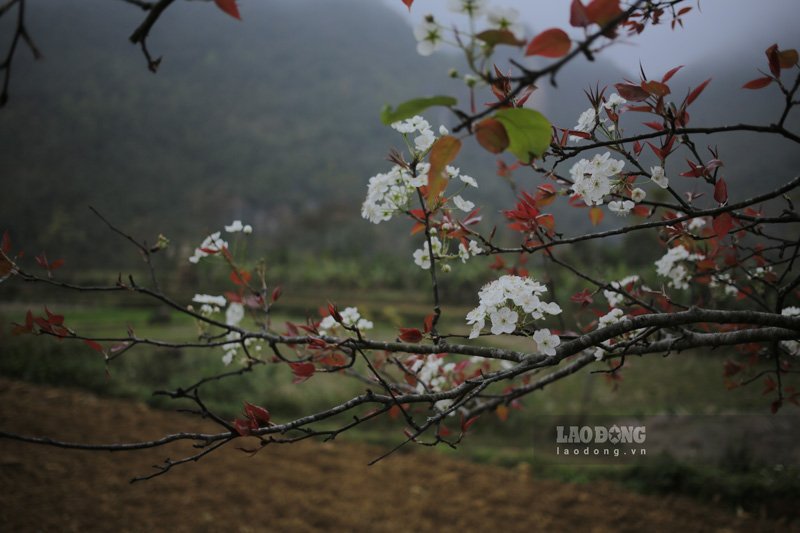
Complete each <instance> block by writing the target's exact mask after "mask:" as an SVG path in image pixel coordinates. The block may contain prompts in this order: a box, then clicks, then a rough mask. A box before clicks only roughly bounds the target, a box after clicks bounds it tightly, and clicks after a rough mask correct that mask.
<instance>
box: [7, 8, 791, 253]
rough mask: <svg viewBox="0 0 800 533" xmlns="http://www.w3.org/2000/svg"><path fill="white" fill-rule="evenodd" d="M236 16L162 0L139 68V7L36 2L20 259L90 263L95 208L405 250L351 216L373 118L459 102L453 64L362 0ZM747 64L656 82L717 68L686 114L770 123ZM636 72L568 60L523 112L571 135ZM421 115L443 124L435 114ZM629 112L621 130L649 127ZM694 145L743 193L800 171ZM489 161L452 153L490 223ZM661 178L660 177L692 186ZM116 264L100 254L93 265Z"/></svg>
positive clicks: (186, 230) (13, 137)
mask: <svg viewBox="0 0 800 533" xmlns="http://www.w3.org/2000/svg"><path fill="white" fill-rule="evenodd" d="M242 15H243V21H242V22H238V21H235V20H233V19H231V18H230V17H227V16H225V15H223V14H222V13H221V12H219V11H218V10H217V9H216V8H215V7H214V5H213V4H212V3H207V2H178V3H176V4H175V5H174V6H173V8H171V9H170V10H168V11H167V12H166V14H165V16H164V17H163V19H162V20H160V21H159V22H158V24H157V25H156V26H155V28H154V30H153V32H152V35H151V37H150V39H149V41H148V44H149V48H150V50H151V52H152V53H153V54H154V55H157V56H158V55H163V62H162V65H161V68H160V70H159V72H158V73H157V74H156V75H153V74H151V73H150V72H148V71H147V68H146V65H145V61H144V58H143V57H142V55H141V53H140V51H139V49H138V48H137V47H135V46H133V45H131V44H130V43H129V42H128V41H127V36H128V35H129V34H130V32H131V31H132V30H133V29H134V28H135V27H136V26H137V25H138V24H139V23H140V22H141V20H142V19H143V13H142V12H141V11H140V10H138V9H135V8H132V6H130V5H127V4H125V3H123V2H106V1H102V0H85V1H82V2H80V3H64V2H59V1H56V0H51V1H42V2H36V3H33V4H31V5H30V6H29V10H28V18H29V22H28V26H29V30H30V32H31V34H32V35H33V37H34V38H35V39H36V41H37V44H38V45H39V47H40V48H41V49H42V51H43V52H44V54H45V58H46V59H45V60H44V61H40V62H33V61H32V60H31V59H30V58H29V57H28V54H27V51H25V50H22V51H21V53H20V54H19V55H18V56H17V59H16V60H15V64H14V77H13V79H12V88H11V89H12V92H11V100H10V102H9V105H8V106H7V108H6V109H3V110H2V111H0V123H2V127H0V161H1V162H2V163H1V165H2V166H1V167H0V185H2V190H3V194H2V204H3V205H2V210H0V228H8V229H10V230H12V233H13V235H14V237H15V240H16V241H17V242H20V243H24V244H25V247H26V249H28V250H30V251H38V250H40V249H47V250H48V251H51V253H52V255H54V256H55V255H58V256H66V257H67V258H68V260H70V261H72V262H78V263H81V262H84V263H90V262H91V263H93V262H95V260H90V259H88V258H89V257H95V256H96V255H97V253H98V249H100V250H101V253H107V252H105V251H104V250H108V249H109V244H108V243H110V242H116V241H114V239H115V237H114V236H113V235H111V234H110V233H109V232H108V230H107V229H106V228H105V227H104V226H103V225H102V224H101V223H99V221H98V220H97V219H96V218H95V217H94V216H93V215H92V214H91V213H90V212H89V210H88V209H87V206H88V205H93V206H95V207H96V208H98V209H99V210H100V211H101V212H103V213H105V214H106V215H108V216H109V217H110V218H112V219H113V220H115V221H118V222H120V223H121V224H122V225H124V227H125V229H126V230H128V231H130V232H131V233H133V234H134V235H137V236H142V237H147V238H149V239H151V240H153V239H154V238H155V236H156V235H157V234H158V233H160V232H163V233H166V234H167V235H168V236H169V237H170V238H171V239H172V242H173V244H174V245H175V246H174V247H173V249H174V250H175V251H176V253H178V254H181V255H185V256H188V255H189V254H190V248H191V247H194V246H195V245H196V244H197V243H198V242H199V239H201V238H202V236H203V235H205V234H206V233H208V232H210V231H213V230H215V229H218V228H220V227H221V226H222V225H223V224H224V223H229V222H230V221H231V220H233V219H234V218H241V219H243V220H245V221H246V222H249V223H251V224H253V225H254V227H255V228H256V229H257V232H256V235H255V237H257V240H258V243H259V246H261V247H264V248H265V249H268V250H270V251H271V252H275V251H280V250H286V249H292V250H305V251H310V252H313V253H318V252H319V253H341V252H350V253H356V254H359V255H368V254H374V253H383V252H397V253H401V254H403V256H404V257H407V254H408V249H409V246H411V243H409V242H408V239H407V238H406V236H407V232H408V229H409V227H408V224H406V223H403V222H399V221H392V222H390V223H388V224H382V225H380V226H373V225H372V224H369V223H368V222H366V221H364V220H362V219H361V217H360V215H359V209H360V204H361V201H362V199H363V197H364V194H365V190H366V182H367V180H368V178H369V176H371V175H373V174H375V173H377V172H380V171H384V170H386V169H387V168H388V167H389V163H388V162H386V161H385V156H386V154H387V152H388V150H389V148H391V147H393V146H395V147H398V148H399V147H400V146H399V144H400V139H399V137H398V136H397V134H396V133H395V132H393V131H391V130H390V129H389V128H386V127H385V126H383V125H381V124H380V122H379V120H378V111H379V109H380V107H381V106H382V105H383V104H386V103H391V104H396V103H398V102H402V101H404V100H406V99H409V98H412V97H416V96H422V95H428V94H437V93H449V94H454V95H457V96H459V98H461V99H462V100H464V99H465V98H466V97H467V94H466V90H465V89H464V87H463V84H462V83H461V82H459V81H457V80H450V79H448V78H447V76H446V72H447V70H448V68H449V67H450V66H453V65H455V66H458V65H459V64H460V63H459V59H458V58H456V57H454V56H451V55H448V54H436V55H434V56H432V57H427V58H422V57H420V56H418V55H417V54H416V52H415V42H414V38H413V36H412V33H411V31H410V28H409V27H408V25H407V23H406V21H405V19H404V18H403V17H402V16H400V15H398V14H396V13H395V12H393V11H391V10H389V9H387V8H386V7H385V6H383V5H381V4H380V3H378V2H374V1H371V0H341V1H337V2H325V1H323V0H303V1H293V2H286V1H280V0H273V1H263V2H250V3H244V4H243V5H242ZM3 23H4V24H6V26H0V31H3V32H4V33H5V29H6V28H7V27H8V20H4V21H3ZM756 67H763V65H761V64H753V65H748V66H747V68H746V69H745V68H744V67H743V66H742V65H741V64H738V63H736V62H731V63H724V62H720V61H719V60H717V59H714V58H708V59H704V61H703V63H702V64H699V65H694V66H687V67H686V68H685V69H684V70H683V71H681V72H680V73H678V74H677V75H676V76H675V78H673V81H672V82H671V85H672V86H673V89H674V90H675V92H676V94H681V93H680V92H679V91H683V90H688V87H689V86H690V85H691V86H694V85H696V84H697V83H699V82H701V81H702V80H703V79H705V78H707V77H709V76H713V78H714V80H713V82H712V83H711V85H709V87H708V89H707V90H706V92H705V93H704V94H703V96H701V98H700V99H699V100H698V101H697V103H696V104H695V105H694V106H693V107H694V108H695V109H693V110H692V117H693V118H692V124H693V125H701V124H706V123H710V124H715V125H716V124H720V123H725V124H727V123H730V120H731V118H730V117H731V115H732V111H735V113H733V114H734V115H737V116H740V117H741V118H736V119H733V120H734V121H735V122H739V121H751V120H752V121H759V122H769V121H771V120H774V119H767V120H762V119H763V118H764V117H773V116H775V110H776V109H777V108H778V107H779V105H780V102H779V101H778V100H777V99H776V96H775V94H774V91H773V92H772V93H769V92H768V91H771V90H772V89H765V90H764V91H759V92H758V94H756V93H753V92H752V91H741V90H739V87H740V86H741V84H742V83H743V82H744V81H747V80H748V79H750V78H752V77H756V76H757V74H756V73H755V68H756ZM652 74H653V75H654V77H655V74H659V75H660V74H661V73H652ZM751 74H752V75H751ZM637 76H638V73H636V72H625V71H622V70H621V69H619V68H618V67H616V66H615V65H614V64H613V63H610V62H608V61H605V60H603V59H602V56H600V57H599V58H598V59H597V60H596V61H594V62H589V61H586V60H583V59H582V60H580V61H576V62H575V63H574V64H570V65H569V66H568V67H567V68H566V69H564V71H562V72H561V73H559V76H558V78H557V80H556V81H557V82H558V87H557V88H554V87H551V86H549V85H548V83H547V82H546V81H543V82H542V83H540V88H539V90H537V92H536V94H535V96H534V97H533V99H532V105H534V106H535V107H537V108H539V109H541V110H542V111H543V112H544V113H545V114H546V115H547V116H548V118H550V120H551V122H552V123H553V124H555V125H558V126H561V127H571V126H573V125H574V124H575V122H576V120H577V117H578V115H579V114H580V112H581V111H583V110H584V109H586V108H587V107H588V102H587V100H586V97H585V96H584V94H583V91H584V89H586V88H587V87H589V86H592V87H594V86H595V85H596V84H598V85H599V87H601V88H602V87H603V86H608V87H609V88H610V89H609V92H610V91H613V87H612V85H613V83H616V82H619V81H622V80H623V79H624V78H629V79H637ZM484 95H485V93H484V92H482V93H481V97H482V98H483V97H485V96H484ZM480 104H482V102H480V101H479V102H478V105H480ZM631 115H634V114H631ZM426 116H427V117H428V118H429V119H430V120H431V121H432V122H444V123H452V120H453V119H452V115H450V114H449V113H448V112H447V111H445V110H431V111H430V112H429V113H426ZM625 120H626V121H627V122H626V127H629V128H630V130H629V131H636V128H637V127H638V126H637V124H638V122H641V121H643V120H647V119H646V118H645V117H644V116H643V115H638V114H636V115H635V116H627V117H625ZM708 141H709V143H712V142H713V143H719V144H720V147H721V149H722V154H721V155H722V157H723V159H725V161H726V165H727V166H726V171H725V172H726V173H725V176H726V179H728V181H729V183H731V185H732V187H731V190H732V191H735V186H736V185H738V184H741V185H742V187H743V188H742V190H741V191H739V192H736V193H735V194H737V195H739V194H740V192H741V196H743V195H744V192H748V193H749V192H751V191H755V190H763V189H764V188H765V187H767V186H770V185H772V184H775V183H781V182H783V181H785V180H786V177H787V176H788V175H790V174H791V173H792V172H796V169H797V168H798V164H799V163H800V160H799V159H798V157H799V154H798V151H797V150H796V149H794V150H792V149H787V145H786V143H784V142H782V141H781V140H780V139H774V138H764V137H763V136H753V135H736V136H725V137H724V138H721V137H720V138H711V139H708ZM471 142H472V141H468V144H467V146H468V147H470V148H471V147H472V145H471V144H470V143H471ZM504 158H505V160H506V161H507V162H509V163H511V162H512V161H511V159H510V157H509V156H507V155H506V156H504ZM495 160H496V158H495V157H493V156H491V155H490V154H487V153H486V152H483V151H481V150H465V151H464V153H463V154H462V156H461V157H460V158H459V160H458V164H459V166H460V167H461V168H462V170H463V171H464V172H465V173H468V174H470V175H473V176H475V177H477V178H479V180H480V189H479V191H478V192H477V193H472V194H471V196H470V198H471V199H473V200H475V201H476V202H480V203H486V204H487V205H488V207H487V209H486V210H485V215H486V217H487V221H488V223H489V224H493V223H502V222H501V220H500V217H499V209H500V208H501V207H503V206H507V205H508V204H509V203H510V200H511V199H512V198H513V194H512V193H511V191H510V189H509V188H508V187H507V185H506V184H505V183H504V181H503V180H502V179H500V178H499V177H497V176H495ZM646 162H647V161H646ZM567 164H568V163H567ZM653 164H655V163H654V162H653ZM676 164H677V161H676ZM565 165H566V164H565ZM566 169H568V166H564V167H562V171H566ZM679 171H680V169H679V168H677V166H676V168H674V172H675V173H677V172H679ZM672 175H673V176H675V179H674V180H673V183H676V184H680V185H682V186H684V187H694V186H695V185H696V183H694V182H691V181H690V180H688V179H686V180H687V181H686V182H685V183H680V180H684V179H685V178H678V177H677V176H676V174H674V173H673V174H672ZM754 176H757V177H758V179H753V177H754ZM515 179H516V181H517V184H518V186H519V187H521V188H523V189H527V190H530V189H533V188H535V187H536V186H537V185H539V184H540V183H541V180H540V178H538V177H534V176H531V175H529V174H527V173H525V172H523V171H518V172H517V173H516V175H515ZM557 204H558V203H557ZM554 209H556V210H558V211H559V213H560V214H562V215H564V216H566V218H565V219H564V223H563V224H562V225H560V226H561V229H562V230H564V231H567V232H569V233H578V232H581V231H584V230H586V229H588V228H589V227H590V226H589V225H588V217H587V216H586V212H585V211H584V210H575V209H571V208H566V207H565V206H558V205H556V207H554ZM611 218H612V217H606V222H605V223H606V224H611V223H614V221H612V220H610V219H611ZM120 246H121V245H120V244H114V245H113V248H111V249H119V248H120ZM127 261H128V260H127V259H125V258H122V259H120V258H118V257H117V255H113V254H112V257H109V258H104V259H103V261H102V262H103V264H107V265H112V264H114V265H116V264H117V262H119V263H123V264H124V263H126V262H127Z"/></svg>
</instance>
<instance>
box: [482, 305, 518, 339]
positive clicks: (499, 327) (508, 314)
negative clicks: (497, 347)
mask: <svg viewBox="0 0 800 533" xmlns="http://www.w3.org/2000/svg"><path fill="white" fill-rule="evenodd" d="M489 318H490V319H491V320H492V335H502V334H503V333H514V330H515V329H517V320H518V319H519V314H518V313H517V312H516V311H512V310H511V309H509V308H508V307H501V308H500V309H498V310H497V311H495V312H494V313H491V314H490V315H489Z"/></svg>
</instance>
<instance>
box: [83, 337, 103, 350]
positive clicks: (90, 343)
mask: <svg viewBox="0 0 800 533" xmlns="http://www.w3.org/2000/svg"><path fill="white" fill-rule="evenodd" d="M83 342H84V343H85V344H86V346H88V347H89V348H91V349H92V350H94V351H96V352H100V353H103V346H102V345H101V344H100V343H98V342H95V341H93V340H91V339H83Z"/></svg>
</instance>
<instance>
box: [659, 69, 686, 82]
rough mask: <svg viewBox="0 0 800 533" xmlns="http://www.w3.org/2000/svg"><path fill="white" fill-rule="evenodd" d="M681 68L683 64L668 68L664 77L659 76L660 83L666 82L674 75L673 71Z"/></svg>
mask: <svg viewBox="0 0 800 533" xmlns="http://www.w3.org/2000/svg"><path fill="white" fill-rule="evenodd" d="M682 68H683V65H680V66H678V67H675V68H673V69H671V70H669V71H668V72H667V73H666V74H664V77H663V78H661V83H667V82H668V81H669V80H670V78H672V76H674V75H675V73H676V72H678V71H679V70H680V69H682Z"/></svg>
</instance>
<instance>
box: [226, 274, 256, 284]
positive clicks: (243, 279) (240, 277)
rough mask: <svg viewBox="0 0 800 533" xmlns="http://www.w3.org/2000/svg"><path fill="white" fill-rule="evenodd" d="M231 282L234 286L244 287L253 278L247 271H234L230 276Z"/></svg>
mask: <svg viewBox="0 0 800 533" xmlns="http://www.w3.org/2000/svg"><path fill="white" fill-rule="evenodd" d="M230 278H231V281H232V282H233V284H234V285H238V286H244V285H247V284H248V283H249V282H250V279H251V278H252V276H251V275H250V272H248V271H247V270H240V271H238V272H237V271H235V270H234V271H232V272H231V275H230Z"/></svg>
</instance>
